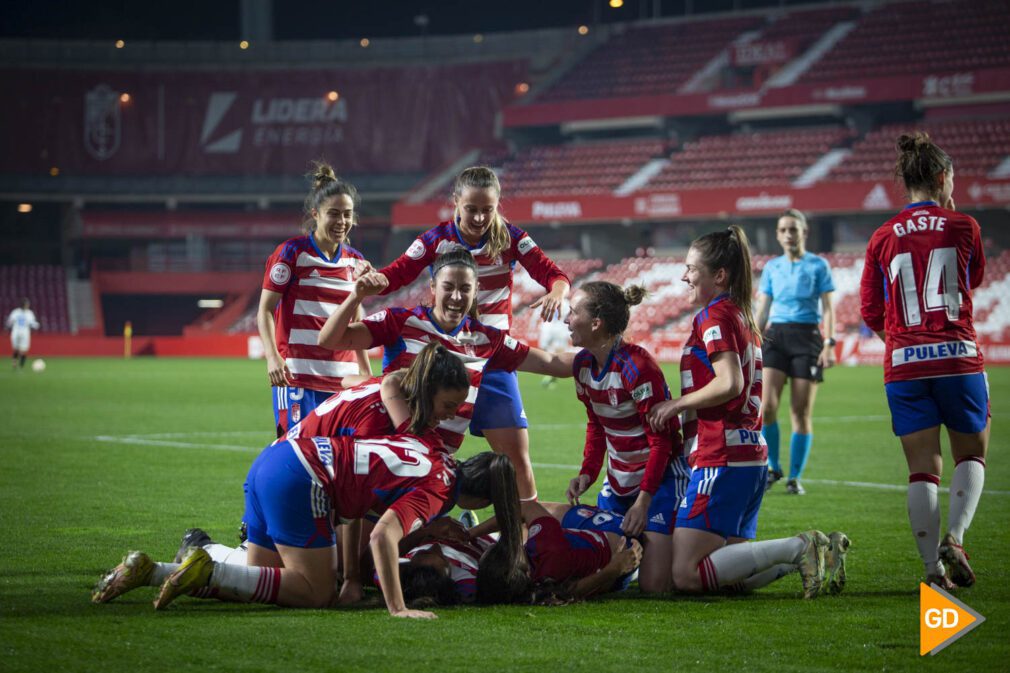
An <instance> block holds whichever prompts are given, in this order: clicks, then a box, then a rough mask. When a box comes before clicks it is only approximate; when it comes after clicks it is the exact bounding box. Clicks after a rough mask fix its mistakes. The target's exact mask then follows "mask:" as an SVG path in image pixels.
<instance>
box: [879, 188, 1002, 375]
mask: <svg viewBox="0 0 1010 673" xmlns="http://www.w3.org/2000/svg"><path fill="white" fill-rule="evenodd" d="M984 275H985V253H984V251H983V249H982V235H981V230H980V229H979V226H978V222H976V221H975V220H974V219H973V218H972V217H969V216H968V215H964V214H962V213H958V212H955V211H953V210H946V209H944V208H941V207H940V206H938V205H937V204H936V203H934V202H933V201H924V202H922V203H913V204H910V205H908V206H907V207H906V208H905V210H903V211H902V212H900V213H898V215H896V216H895V217H893V218H891V219H890V220H888V221H887V222H886V223H885V224H884V226H882V227H881V228H880V229H878V230H877V231H876V233H874V234H873V236H872V237H871V238H870V244H869V245H868V246H866V266H864V267H863V278H862V282H861V284H860V299H861V304H862V314H863V320H864V321H865V322H866V324H867V326H868V327H869V328H870V329H872V330H874V331H877V332H880V331H883V332H884V334H885V345H886V350H885V356H884V382H885V383H890V382H891V381H908V380H911V379H924V378H931V377H935V376H954V375H958V374H974V373H977V372H980V371H982V365H983V363H982V353H981V351H980V350H979V348H978V342H977V341H976V337H975V326H974V324H973V322H972V301H971V291H972V290H973V289H974V288H976V287H978V286H979V285H980V284H981V283H982V279H983V277H984Z"/></svg>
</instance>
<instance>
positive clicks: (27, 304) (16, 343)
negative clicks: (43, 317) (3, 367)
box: [5, 297, 42, 369]
mask: <svg viewBox="0 0 1010 673" xmlns="http://www.w3.org/2000/svg"><path fill="white" fill-rule="evenodd" d="M31 307H32V303H31V301H29V300H28V297H25V298H24V299H23V300H22V302H21V308H16V309H14V310H13V311H11V313H10V315H9V316H7V322H6V323H5V324H6V326H7V329H9V330H10V331H11V368H12V369H23V368H24V366H25V359H26V358H27V357H28V351H29V349H31V347H32V330H33V329H39V328H40V327H42V326H41V325H40V324H39V321H38V320H36V319H35V313H34V312H33V311H32V308H31Z"/></svg>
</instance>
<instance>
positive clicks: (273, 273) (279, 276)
mask: <svg viewBox="0 0 1010 673" xmlns="http://www.w3.org/2000/svg"><path fill="white" fill-rule="evenodd" d="M289 280H291V267H289V266H288V265H287V264H282V263H281V262H277V263H276V264H274V265H273V266H272V267H270V281H271V282H272V283H273V284H274V285H286V284H287V282H288V281H289Z"/></svg>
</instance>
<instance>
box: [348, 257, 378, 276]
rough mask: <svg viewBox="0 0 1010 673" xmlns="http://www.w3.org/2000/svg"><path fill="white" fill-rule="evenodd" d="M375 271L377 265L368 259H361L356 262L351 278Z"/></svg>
mask: <svg viewBox="0 0 1010 673" xmlns="http://www.w3.org/2000/svg"><path fill="white" fill-rule="evenodd" d="M373 271H375V267H374V266H372V263H371V262H369V261H368V260H367V259H359V260H358V261H357V262H355V263H354V270H353V271H352V272H351V278H352V279H354V280H357V279H359V278H361V277H362V276H364V275H365V274H366V273H372V272H373Z"/></svg>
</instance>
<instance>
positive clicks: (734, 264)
mask: <svg viewBox="0 0 1010 673" xmlns="http://www.w3.org/2000/svg"><path fill="white" fill-rule="evenodd" d="M691 247H692V248H694V249H695V250H697V251H698V254H699V255H700V256H701V260H702V262H703V263H704V264H705V266H707V267H708V268H709V270H710V271H712V272H715V271H718V270H719V269H725V270H726V274H727V276H728V278H729V283H728V284H729V298H730V300H731V301H732V302H733V303H734V304H736V306H737V308H739V309H740V312H741V313H743V317H744V322H745V323H746V324H747V327H748V329H750V331H751V333H752V334H753V335H754V337H755V338H757V339H760V338H761V333H760V332H759V331H758V328H757V322H756V321H755V320H754V309H753V307H752V305H751V302H752V301H753V298H754V287H753V283H754V279H753V276H752V275H751V260H750V244H749V243H748V241H747V234H746V233H745V232H744V230H743V229H741V228H740V227H739V226H737V225H735V224H733V225H730V226H729V228H727V229H724V230H722V231H714V232H712V233H711V234H705V235H704V236H702V237H701V238H699V239H697V240H696V241H695V242H694V243H692V244H691Z"/></svg>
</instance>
